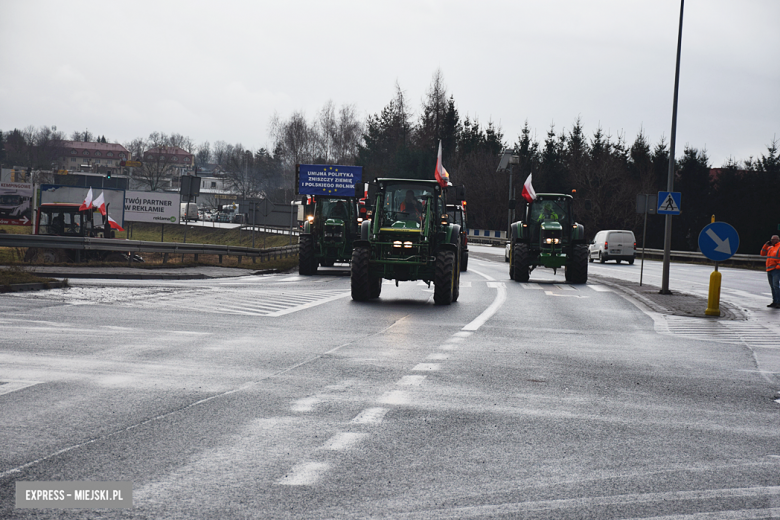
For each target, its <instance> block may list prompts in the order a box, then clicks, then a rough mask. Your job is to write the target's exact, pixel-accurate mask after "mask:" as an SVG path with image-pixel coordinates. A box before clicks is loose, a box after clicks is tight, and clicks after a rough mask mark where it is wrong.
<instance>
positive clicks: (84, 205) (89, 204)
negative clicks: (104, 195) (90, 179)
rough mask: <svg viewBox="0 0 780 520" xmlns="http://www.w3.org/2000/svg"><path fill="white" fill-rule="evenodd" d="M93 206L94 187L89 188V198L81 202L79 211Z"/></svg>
mask: <svg viewBox="0 0 780 520" xmlns="http://www.w3.org/2000/svg"><path fill="white" fill-rule="evenodd" d="M91 207H92V188H90V189H89V191H88V192H87V198H86V199H84V202H82V203H81V206H79V211H84V210H85V209H90V208H91Z"/></svg>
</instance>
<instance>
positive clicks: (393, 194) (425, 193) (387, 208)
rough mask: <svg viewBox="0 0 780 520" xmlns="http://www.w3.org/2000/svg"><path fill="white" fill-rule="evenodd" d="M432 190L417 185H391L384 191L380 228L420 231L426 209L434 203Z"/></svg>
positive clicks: (423, 223)
mask: <svg viewBox="0 0 780 520" xmlns="http://www.w3.org/2000/svg"><path fill="white" fill-rule="evenodd" d="M433 200H434V193H433V190H432V189H431V188H429V187H427V186H420V185H419V184H391V185H389V186H387V189H386V190H385V199H384V207H383V211H382V222H381V225H382V227H394V228H406V229H420V228H421V227H423V226H424V225H425V219H426V214H427V209H428V208H429V206H430V204H432V203H434V202H433Z"/></svg>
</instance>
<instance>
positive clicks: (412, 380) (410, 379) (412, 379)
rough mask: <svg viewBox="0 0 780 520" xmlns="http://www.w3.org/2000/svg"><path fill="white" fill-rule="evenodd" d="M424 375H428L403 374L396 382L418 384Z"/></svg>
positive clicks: (405, 384) (404, 384) (423, 379)
mask: <svg viewBox="0 0 780 520" xmlns="http://www.w3.org/2000/svg"><path fill="white" fill-rule="evenodd" d="M426 377H428V376H404V377H402V378H401V379H399V380H398V382H397V383H396V384H397V385H401V386H420V385H421V384H422V382H423V381H425V378H426Z"/></svg>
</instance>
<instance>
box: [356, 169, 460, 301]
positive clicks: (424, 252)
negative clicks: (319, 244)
mask: <svg viewBox="0 0 780 520" xmlns="http://www.w3.org/2000/svg"><path fill="white" fill-rule="evenodd" d="M372 188H373V189H372V191H373V192H374V194H373V196H372V197H370V198H371V199H373V201H374V211H373V214H372V215H371V217H372V218H371V220H365V221H363V223H362V224H361V227H360V238H359V240H356V241H355V245H354V250H353V252H352V279H351V287H352V299H353V300H356V301H366V300H369V299H372V298H378V297H379V294H380V292H381V291H382V280H383V279H387V280H395V281H396V284H397V283H398V282H399V281H410V280H423V281H425V282H427V283H428V286H429V287H430V284H431V282H433V284H434V291H433V301H434V302H435V303H436V304H437V305H449V304H450V303H452V302H454V301H457V299H458V296H459V293H460V261H461V238H460V235H461V234H460V226H459V225H457V224H454V223H452V222H450V219H449V216H448V215H447V205H446V197H447V195H446V192H447V191H452V192H453V193H452V194H451V198H452V199H453V200H462V199H463V198H465V197H464V194H463V187H462V186H457V187H450V188H448V189H444V188H442V187H441V186H440V185H439V183H438V182H436V181H434V180H418V179H377V180H376V181H374V184H373V185H372Z"/></svg>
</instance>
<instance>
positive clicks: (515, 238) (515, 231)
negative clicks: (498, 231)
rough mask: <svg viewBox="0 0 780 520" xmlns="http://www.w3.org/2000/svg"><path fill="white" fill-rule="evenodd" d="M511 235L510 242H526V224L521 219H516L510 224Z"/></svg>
mask: <svg viewBox="0 0 780 520" xmlns="http://www.w3.org/2000/svg"><path fill="white" fill-rule="evenodd" d="M511 230H512V235H511V236H510V237H509V239H510V241H511V242H512V244H514V243H515V242H527V241H528V238H529V236H528V225H527V224H524V223H523V222H522V221H517V222H515V223H513V224H512V227H511Z"/></svg>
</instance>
